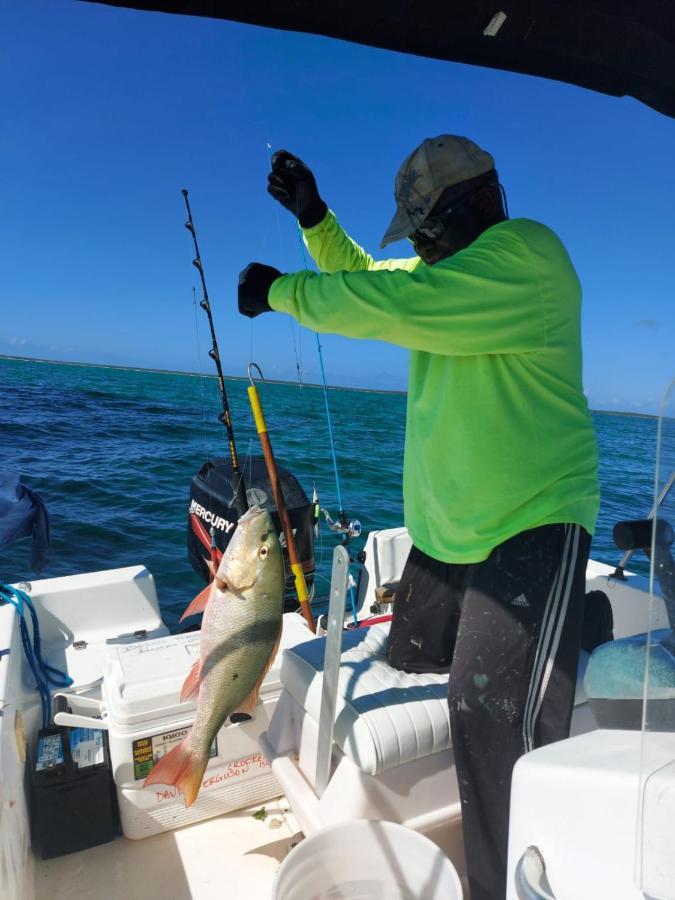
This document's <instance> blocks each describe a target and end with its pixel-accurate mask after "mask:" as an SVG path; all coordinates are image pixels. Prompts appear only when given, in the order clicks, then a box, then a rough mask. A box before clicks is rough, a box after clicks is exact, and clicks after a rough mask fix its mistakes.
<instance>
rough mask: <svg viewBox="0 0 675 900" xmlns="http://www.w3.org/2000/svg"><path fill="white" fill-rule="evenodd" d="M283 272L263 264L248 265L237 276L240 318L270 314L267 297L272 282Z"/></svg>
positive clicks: (252, 317) (253, 317)
mask: <svg viewBox="0 0 675 900" xmlns="http://www.w3.org/2000/svg"><path fill="white" fill-rule="evenodd" d="M283 274H284V273H283V272H280V271H279V270H278V269H275V268H274V267H273V266H266V265H264V264H263V263H256V262H254V263H249V264H248V265H247V266H246V268H245V269H243V270H242V272H241V273H240V274H239V295H238V299H239V312H240V313H241V314H242V316H248V317H249V319H255V317H256V316H259V315H260V313H264V312H271V311H272V307H271V306H270V305H269V303H268V302H267V295H268V294H269V290H270V287H271V285H272V282H273V281H276V280H277V278H281V276H282V275H283Z"/></svg>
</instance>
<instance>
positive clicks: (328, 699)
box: [315, 544, 349, 797]
mask: <svg viewBox="0 0 675 900" xmlns="http://www.w3.org/2000/svg"><path fill="white" fill-rule="evenodd" d="M348 584H349V553H348V552H347V550H346V548H345V547H344V546H343V545H342V544H340V545H339V546H337V547H336V548H335V550H334V551H333V571H332V572H331V579H330V601H329V604H328V623H327V626H326V632H327V633H326V648H325V650H324V658H323V686H322V690H321V712H320V714H319V741H318V746H317V753H316V778H315V790H316V793H317V796H318V797H320V796H321V795H322V794H323V792H324V791H325V790H326V787H327V785H328V781H329V779H330V769H331V761H332V757H333V731H334V728H335V707H336V704H337V690H338V678H339V675H340V656H341V654H342V634H343V631H344V621H345V607H346V605H347V589H348Z"/></svg>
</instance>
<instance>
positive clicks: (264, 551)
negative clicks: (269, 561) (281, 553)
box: [258, 544, 270, 559]
mask: <svg viewBox="0 0 675 900" xmlns="http://www.w3.org/2000/svg"><path fill="white" fill-rule="evenodd" d="M269 552H270V551H269V547H268V546H267V544H263V545H262V547H261V548H260V550H258V556H259V557H260V559H265V557H266V556H267V554H268V553H269Z"/></svg>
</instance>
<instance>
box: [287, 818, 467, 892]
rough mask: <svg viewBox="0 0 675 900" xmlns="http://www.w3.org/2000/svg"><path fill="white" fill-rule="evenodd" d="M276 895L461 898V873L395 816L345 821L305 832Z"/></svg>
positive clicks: (440, 852)
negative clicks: (382, 819) (393, 819)
mask: <svg viewBox="0 0 675 900" xmlns="http://www.w3.org/2000/svg"><path fill="white" fill-rule="evenodd" d="M272 900H462V886H461V883H460V880H459V875H458V874H457V871H456V869H455V867H454V866H453V864H452V863H451V862H450V860H449V859H448V857H447V856H446V855H445V854H444V853H443V851H442V850H440V849H439V848H438V847H437V846H436V845H435V844H434V843H432V841H430V840H429V838H426V837H424V836H423V835H421V834H418V833H417V832H416V831H412V830H411V829H410V828H405V827H404V826H403V825H398V824H397V823H395V822H368V821H357V822H342V823H340V824H339V825H331V826H329V827H328V828H324V829H322V830H321V831H318V832H317V833H316V834H313V835H312V836H311V837H308V838H305V840H303V841H302V842H301V843H300V844H298V846H297V847H294V848H293V850H291V852H290V853H289V854H288V856H287V857H286V859H285V860H284V861H283V863H282V864H281V866H280V867H279V869H278V870H277V873H276V875H275V878H274V883H273V885H272Z"/></svg>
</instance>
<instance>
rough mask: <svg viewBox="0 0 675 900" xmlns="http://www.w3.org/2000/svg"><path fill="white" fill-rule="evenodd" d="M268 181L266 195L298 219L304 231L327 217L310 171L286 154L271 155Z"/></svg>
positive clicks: (302, 163) (284, 152) (293, 157)
mask: <svg viewBox="0 0 675 900" xmlns="http://www.w3.org/2000/svg"><path fill="white" fill-rule="evenodd" d="M267 181H268V182H269V183H268V185H267V192H268V193H269V194H271V195H272V196H273V197H274V199H275V200H278V201H279V203H281V205H282V206H285V207H286V209H288V210H290V212H292V213H293V215H294V216H297V217H298V221H299V222H300V225H301V226H302V227H303V228H313V227H314V225H318V224H319V222H320V221H321V220H322V219H323V217H324V216H325V215H326V211H327V210H328V207H327V206H326V204H325V203H324V202H323V200H322V199H321V197H320V196H319V190H318V188H317V186H316V181H315V180H314V176H313V175H312V171H311V169H310V168H309V167H308V166H306V165H305V163H304V162H303V161H302V160H301V159H298V157H297V156H294V155H293V154H292V153H289V152H288V150H277V152H276V153H275V154H274V156H273V157H272V171H271V172H270V174H269V175H268V176H267Z"/></svg>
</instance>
